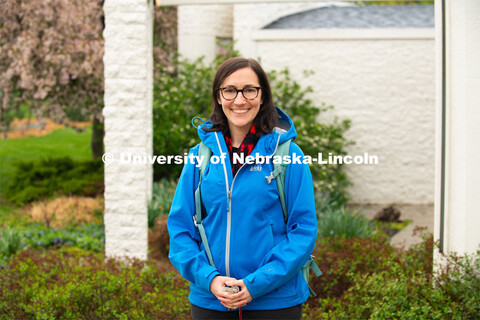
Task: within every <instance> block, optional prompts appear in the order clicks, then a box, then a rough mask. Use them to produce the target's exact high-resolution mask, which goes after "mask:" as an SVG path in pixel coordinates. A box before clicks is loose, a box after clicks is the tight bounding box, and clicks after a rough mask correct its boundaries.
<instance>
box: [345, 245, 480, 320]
mask: <svg viewBox="0 0 480 320" xmlns="http://www.w3.org/2000/svg"><path fill="white" fill-rule="evenodd" d="M410 254H411V253H408V252H407V253H405V255H406V257H404V258H406V259H409V258H408V256H409V255H410ZM409 260H410V262H412V259H409ZM448 260H449V261H448V264H447V265H446V267H445V268H444V269H443V270H442V271H441V273H440V274H439V275H433V274H432V272H431V270H429V272H425V270H422V268H412V266H408V265H406V264H400V263H395V262H390V263H389V264H388V265H387V269H386V270H385V271H383V272H379V273H377V274H373V275H371V276H367V275H363V276H357V277H355V279H354V281H355V285H354V286H353V287H352V288H351V289H350V290H349V291H348V293H347V294H345V296H344V302H343V304H342V305H341V309H340V310H339V312H338V313H337V319H342V318H344V317H345V316H346V315H348V316H349V317H353V318H362V319H392V318H395V319H478V315H479V314H480V275H479V272H480V251H478V252H477V254H476V255H470V256H469V255H467V256H464V257H456V256H452V255H451V256H449V257H448ZM414 261H416V263H415V264H417V265H418V260H414ZM353 306H355V307H353Z"/></svg>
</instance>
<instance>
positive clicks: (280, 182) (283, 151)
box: [265, 139, 292, 223]
mask: <svg viewBox="0 0 480 320" xmlns="http://www.w3.org/2000/svg"><path fill="white" fill-rule="evenodd" d="M291 142H292V139H289V140H287V141H285V142H283V143H281V144H279V145H278V147H277V150H276V151H275V153H274V156H280V159H282V162H281V163H277V161H275V162H274V163H273V171H272V172H271V173H270V175H269V176H267V177H265V179H267V182H268V183H270V182H271V181H272V179H275V180H276V181H277V188H278V195H279V197H280V204H281V205H282V211H283V219H284V220H285V223H287V221H288V210H287V202H286V200H285V172H286V171H287V165H286V164H285V163H284V162H283V159H285V156H288V155H289V154H290V144H291ZM277 177H279V179H277Z"/></svg>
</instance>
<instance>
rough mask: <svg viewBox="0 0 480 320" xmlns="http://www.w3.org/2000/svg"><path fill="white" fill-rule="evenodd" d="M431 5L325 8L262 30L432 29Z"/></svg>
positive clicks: (285, 18)
mask: <svg viewBox="0 0 480 320" xmlns="http://www.w3.org/2000/svg"><path fill="white" fill-rule="evenodd" d="M434 20H435V19H434V6H433V5H392V6H328V7H322V8H317V9H313V10H308V11H304V12H300V13H296V14H292V15H289V16H285V17H282V18H280V19H278V20H276V21H274V22H272V23H271V24H269V25H267V26H266V27H264V29H322V28H433V27H434Z"/></svg>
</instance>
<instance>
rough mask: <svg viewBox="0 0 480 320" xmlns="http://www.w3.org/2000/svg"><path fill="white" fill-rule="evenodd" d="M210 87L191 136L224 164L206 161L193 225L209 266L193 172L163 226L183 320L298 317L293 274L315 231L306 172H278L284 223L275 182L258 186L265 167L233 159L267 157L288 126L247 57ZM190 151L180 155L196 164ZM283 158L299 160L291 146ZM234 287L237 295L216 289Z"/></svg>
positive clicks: (300, 167) (300, 297) (301, 286)
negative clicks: (209, 101)
mask: <svg viewBox="0 0 480 320" xmlns="http://www.w3.org/2000/svg"><path fill="white" fill-rule="evenodd" d="M212 89H213V90H212V94H213V111H212V114H211V116H210V119H209V121H207V122H205V123H204V124H202V125H200V126H199V128H198V135H199V137H200V139H201V140H202V142H203V143H204V144H205V145H207V146H208V147H209V148H210V149H211V150H212V153H213V155H217V156H218V157H219V159H222V154H223V155H224V159H226V160H225V161H219V162H217V161H216V163H215V164H214V163H212V162H210V163H209V164H208V165H207V167H206V169H205V171H204V174H203V178H202V183H201V195H202V204H203V206H204V209H205V217H204V219H203V226H204V228H205V231H206V235H207V239H208V244H209V246H210V250H211V252H212V256H213V261H214V265H215V266H212V265H210V264H209V261H208V258H207V255H206V252H205V247H204V244H203V243H202V241H201V239H200V235H199V231H198V229H197V228H196V226H195V224H194V222H193V220H192V218H193V216H194V215H195V201H194V192H195V189H196V187H197V185H198V181H199V172H198V165H199V164H191V163H187V164H185V167H184V168H183V171H182V174H181V176H180V180H179V182H178V186H177V190H176V193H175V197H174V199H173V203H172V207H171V210H170V215H169V218H168V231H169V235H170V253H169V258H170V260H171V262H172V264H173V265H174V266H175V267H176V268H177V269H178V270H179V271H180V273H181V274H182V276H183V277H185V278H186V279H187V280H188V281H190V282H191V286H190V296H189V300H190V302H191V305H192V306H191V309H192V317H193V319H238V318H239V316H240V317H241V316H242V314H243V318H245V319H248V318H250V319H300V318H301V315H302V307H301V305H302V303H304V302H305V300H306V299H307V298H308V296H309V290H308V286H307V284H306V282H305V280H304V279H303V277H302V275H301V273H300V269H301V267H302V266H303V265H304V263H305V262H306V261H307V259H308V258H309V256H310V254H311V252H312V251H313V247H314V245H315V240H316V232H317V221H316V214H315V203H314V196H313V183H312V176H311V173H310V170H309V168H308V166H307V165H306V164H293V163H292V164H290V165H289V166H288V167H287V170H286V175H285V197H286V202H287V209H288V222H287V223H285V220H284V216H283V212H282V207H281V203H280V200H279V194H278V189H277V186H276V182H274V180H273V181H272V182H271V183H268V181H267V179H265V177H266V176H268V175H269V174H270V173H271V172H272V170H273V164H272V163H271V162H269V163H263V164H247V163H245V164H243V165H242V164H241V163H236V162H239V161H234V160H235V159H239V157H241V156H243V157H246V156H247V155H252V156H255V155H257V154H258V155H260V156H272V155H273V154H274V153H275V151H276V148H277V146H278V145H279V144H281V143H282V142H284V141H287V140H288V139H292V138H295V137H296V131H295V128H294V126H293V122H292V121H291V120H290V118H288V116H287V115H286V114H285V113H283V112H282V111H281V110H280V109H278V108H276V107H275V106H274V105H273V102H272V94H271V90H270V85H269V83H268V79H267V76H266V74H265V72H264V71H263V69H262V67H261V66H260V65H259V64H258V63H257V62H256V61H255V60H253V59H244V58H231V59H228V60H227V61H225V62H224V63H223V64H222V65H221V66H220V67H219V69H218V70H217V73H216V75H215V79H214V81H213V87H212ZM279 125H281V126H282V128H280V129H279V128H278V127H277V126H279ZM198 148H199V147H198V145H197V146H196V147H194V148H193V149H191V150H190V153H191V154H193V155H195V156H196V155H197V154H198ZM234 154H237V157H235V158H234V157H233V155H234ZM290 155H291V156H292V155H297V156H298V155H302V156H303V153H302V151H301V150H300V148H299V147H298V146H297V145H296V144H295V143H293V142H292V144H291V146H290ZM212 157H213V156H212ZM234 286H238V287H239V288H240V291H239V292H237V293H233V292H228V291H226V289H225V288H226V287H234ZM237 309H239V310H237Z"/></svg>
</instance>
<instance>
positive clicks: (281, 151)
mask: <svg viewBox="0 0 480 320" xmlns="http://www.w3.org/2000/svg"><path fill="white" fill-rule="evenodd" d="M291 142H292V139H289V140H287V141H285V142H284V143H282V144H280V145H279V146H278V147H277V150H276V151H275V154H274V156H280V157H281V158H280V159H282V162H281V163H277V162H274V163H273V171H272V172H271V173H270V175H269V176H267V177H265V178H266V179H267V182H268V183H270V182H271V181H272V179H275V180H276V181H277V188H278V195H279V198H280V203H281V205H282V211H283V218H284V220H285V224H286V223H287V222H288V210H287V203H286V200H285V173H286V171H287V165H286V164H285V163H284V162H283V160H284V159H285V156H288V155H289V154H290V144H291ZM310 269H312V270H313V272H314V273H315V275H316V276H317V277H319V276H321V275H322V271H320V269H319V268H318V266H317V264H316V263H315V260H314V257H313V256H310V257H309V259H308V260H307V262H306V263H305V265H304V266H303V267H302V269H301V272H302V275H303V278H304V279H305V282H306V283H307V286H308V290H309V291H310V295H311V296H313V297H315V296H316V294H315V292H314V291H313V289H312V288H311V287H310V286H309V285H308V278H309V271H310Z"/></svg>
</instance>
